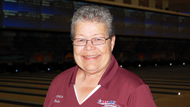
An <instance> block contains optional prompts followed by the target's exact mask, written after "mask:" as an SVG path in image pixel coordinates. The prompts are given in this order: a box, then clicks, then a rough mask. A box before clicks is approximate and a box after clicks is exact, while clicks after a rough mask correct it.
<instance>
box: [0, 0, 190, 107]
mask: <svg viewBox="0 0 190 107" xmlns="http://www.w3.org/2000/svg"><path fill="white" fill-rule="evenodd" d="M89 4H92V5H102V6H104V7H106V8H109V9H110V11H111V13H112V14H113V16H114V26H115V32H116V45H115V48H114V51H113V55H114V56H115V57H116V59H117V61H118V63H119V65H120V66H121V67H124V68H126V69H129V70H131V71H132V72H134V73H136V74H137V75H139V76H140V77H141V78H142V79H143V80H144V81H145V82H147V84H149V86H150V88H151V91H152V93H153V96H154V99H155V102H156V104H157V105H158V107H189V106H190V103H189V102H188V101H187V100H188V99H190V92H189V90H190V85H189V83H190V60H189V59H190V7H189V5H190V1H188V0H76V1H71V0H1V1H0V79H1V80H0V81H1V82H0V102H1V103H0V105H2V107H16V106H19V107H21V106H29V105H30V106H34V107H37V106H42V105H43V101H44V98H45V95H46V92H47V89H48V86H49V84H50V82H51V80H52V79H53V78H54V77H55V76H56V75H57V74H58V73H60V72H61V71H64V70H66V69H68V68H70V67H72V66H74V65H76V64H75V62H74V59H73V46H72V41H71V39H70V24H71V17H72V15H73V13H74V12H75V11H76V10H77V9H78V8H79V7H81V6H83V5H89ZM29 84H33V85H31V86H29ZM26 86H28V87H26ZM40 90H41V91H40ZM181 92H182V93H183V94H181ZM184 93H185V94H184ZM15 94H16V95H15ZM179 95H181V96H182V95H183V96H182V97H181V96H180V97H178V96H179ZM8 96H16V97H14V98H13V97H8ZM23 96H24V97H23ZM31 96H33V97H34V96H35V98H33V97H32V98H31ZM36 96H38V97H36ZM27 99H28V100H27ZM31 100H32V101H31ZM174 102H175V103H174ZM181 103H182V104H181ZM9 104H10V105H9Z"/></svg>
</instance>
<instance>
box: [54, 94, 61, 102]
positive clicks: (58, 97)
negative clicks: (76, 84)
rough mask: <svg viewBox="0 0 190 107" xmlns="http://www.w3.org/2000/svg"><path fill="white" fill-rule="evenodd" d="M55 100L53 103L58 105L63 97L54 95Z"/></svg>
mask: <svg viewBox="0 0 190 107" xmlns="http://www.w3.org/2000/svg"><path fill="white" fill-rule="evenodd" d="M55 98H56V99H55V100H54V103H60V100H59V99H60V98H63V96H62V95H56V97H55Z"/></svg>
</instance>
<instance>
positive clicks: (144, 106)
mask: <svg viewBox="0 0 190 107" xmlns="http://www.w3.org/2000/svg"><path fill="white" fill-rule="evenodd" d="M127 107H157V106H156V104H155V102H154V99H153V96H152V93H151V91H150V89H149V87H148V85H147V84H143V85H140V86H139V87H137V88H136V89H135V90H134V91H133V92H132V93H131V95H130V97H129V99H128V106H127Z"/></svg>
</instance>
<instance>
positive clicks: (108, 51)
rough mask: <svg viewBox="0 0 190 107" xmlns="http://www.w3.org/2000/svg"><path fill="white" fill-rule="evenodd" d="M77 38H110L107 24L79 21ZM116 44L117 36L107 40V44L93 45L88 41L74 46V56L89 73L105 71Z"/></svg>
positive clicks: (76, 32) (76, 27) (78, 63)
mask: <svg viewBox="0 0 190 107" xmlns="http://www.w3.org/2000/svg"><path fill="white" fill-rule="evenodd" d="M74 30H75V37H74V38H75V39H76V38H84V39H87V40H91V39H92V38H95V37H104V38H108V37H109V36H108V34H107V28H106V25H105V24H103V23H98V22H91V21H86V22H84V21H79V22H78V23H77V25H76V26H75V29H74ZM114 45H115V36H114V37H112V39H108V40H106V43H105V44H102V45H93V44H92V42H91V41H87V44H86V45H85V46H74V47H73V48H74V58H75V61H76V63H77V65H78V66H79V67H80V68H81V69H82V70H83V71H84V72H85V73H88V74H96V73H99V72H104V71H105V70H106V69H107V67H108V65H109V63H110V60H111V55H112V51H113V48H114Z"/></svg>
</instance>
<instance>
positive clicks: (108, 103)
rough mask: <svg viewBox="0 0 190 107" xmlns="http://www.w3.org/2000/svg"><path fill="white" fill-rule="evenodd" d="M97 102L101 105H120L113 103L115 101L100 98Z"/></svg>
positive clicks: (117, 106) (115, 106)
mask: <svg viewBox="0 0 190 107" xmlns="http://www.w3.org/2000/svg"><path fill="white" fill-rule="evenodd" d="M97 103H98V104H101V105H103V106H102V107H120V106H119V105H117V104H115V103H116V101H105V100H101V99H100V100H98V102H97Z"/></svg>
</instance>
